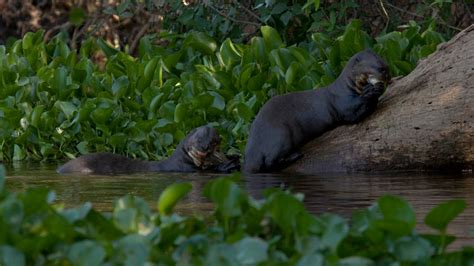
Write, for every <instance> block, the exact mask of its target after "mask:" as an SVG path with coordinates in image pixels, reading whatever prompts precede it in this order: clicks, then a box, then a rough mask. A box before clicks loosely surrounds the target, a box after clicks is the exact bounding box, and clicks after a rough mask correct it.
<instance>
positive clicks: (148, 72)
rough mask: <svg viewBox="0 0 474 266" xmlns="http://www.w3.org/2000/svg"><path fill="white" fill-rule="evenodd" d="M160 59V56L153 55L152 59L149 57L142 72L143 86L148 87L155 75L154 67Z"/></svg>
mask: <svg viewBox="0 0 474 266" xmlns="http://www.w3.org/2000/svg"><path fill="white" fill-rule="evenodd" d="M159 60H160V57H158V56H155V57H153V59H151V60H150V61H149V62H148V63H147V64H146V66H145V72H144V74H143V75H144V78H145V79H144V81H143V86H144V87H143V88H146V87H149V86H150V84H151V81H152V80H153V77H154V75H155V71H156V67H157V66H158V62H159Z"/></svg>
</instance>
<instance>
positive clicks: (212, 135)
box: [184, 126, 226, 169]
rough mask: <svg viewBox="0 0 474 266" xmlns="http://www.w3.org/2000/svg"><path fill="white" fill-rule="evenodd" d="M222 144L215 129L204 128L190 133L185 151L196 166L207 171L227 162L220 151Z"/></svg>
mask: <svg viewBox="0 0 474 266" xmlns="http://www.w3.org/2000/svg"><path fill="white" fill-rule="evenodd" d="M220 143H221V139H220V137H219V134H218V133H217V130H216V129H215V128H212V127H208V126H202V127H198V128H196V129H195V130H194V131H193V132H191V133H190V136H189V138H188V139H187V140H186V143H185V145H184V149H185V152H186V153H187V155H188V156H189V157H190V158H191V159H192V160H193V163H194V165H196V166H197V167H199V168H202V169H206V168H209V167H210V166H213V165H217V164H219V163H222V162H224V161H225V159H226V157H225V155H224V154H223V153H221V152H220V151H219V146H220Z"/></svg>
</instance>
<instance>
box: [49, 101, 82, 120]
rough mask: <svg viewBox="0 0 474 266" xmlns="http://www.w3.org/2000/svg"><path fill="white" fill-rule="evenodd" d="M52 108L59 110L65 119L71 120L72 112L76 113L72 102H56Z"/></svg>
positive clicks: (75, 107)
mask: <svg viewBox="0 0 474 266" xmlns="http://www.w3.org/2000/svg"><path fill="white" fill-rule="evenodd" d="M54 106H55V107H56V108H58V109H60V110H61V111H62V112H63V114H64V115H65V116H66V118H67V119H72V118H73V115H74V112H76V111H77V106H76V105H74V104H73V103H72V102H63V101H57V102H56V103H55V104H54Z"/></svg>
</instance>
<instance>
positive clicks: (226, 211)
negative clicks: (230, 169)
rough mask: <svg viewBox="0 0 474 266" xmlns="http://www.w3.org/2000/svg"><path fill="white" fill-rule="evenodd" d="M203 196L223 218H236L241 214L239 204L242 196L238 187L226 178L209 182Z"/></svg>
mask: <svg viewBox="0 0 474 266" xmlns="http://www.w3.org/2000/svg"><path fill="white" fill-rule="evenodd" d="M203 194H204V195H205V196H206V197H207V198H209V199H210V200H212V202H214V204H216V209H217V211H218V212H219V213H220V214H221V215H222V216H223V217H225V218H230V217H236V216H239V215H241V214H242V209H241V203H242V201H243V200H244V195H243V193H242V190H241V189H240V187H239V186H238V185H237V184H236V183H234V182H232V181H231V180H229V179H226V178H219V179H216V180H213V181H211V182H209V183H208V184H207V185H206V187H205V188H204V191H203Z"/></svg>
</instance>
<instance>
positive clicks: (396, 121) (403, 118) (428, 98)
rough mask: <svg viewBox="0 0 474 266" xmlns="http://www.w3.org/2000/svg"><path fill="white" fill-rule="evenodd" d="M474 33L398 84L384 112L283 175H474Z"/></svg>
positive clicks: (335, 135)
mask: <svg viewBox="0 0 474 266" xmlns="http://www.w3.org/2000/svg"><path fill="white" fill-rule="evenodd" d="M473 99H474V25H471V26H470V27H468V28H467V29H465V30H464V31H462V32H460V33H459V34H458V35H456V36H455V37H454V38H453V39H452V40H450V41H449V42H447V43H444V44H441V45H439V46H438V49H437V51H436V52H435V53H433V54H432V55H430V56H429V57H427V58H426V59H424V60H421V61H420V62H419V64H418V66H417V67H416V68H415V69H414V71H412V73H410V74H409V75H407V76H405V77H403V78H401V79H397V80H395V81H394V82H393V84H392V85H390V87H389V88H388V89H387V91H386V93H385V94H384V95H382V97H381V99H380V102H379V105H378V108H377V110H376V111H375V113H374V114H372V115H371V116H370V117H369V118H367V119H366V120H364V121H362V122H361V123H359V124H356V125H346V126H341V127H338V128H336V129H334V130H332V131H330V132H327V133H325V134H324V135H322V136H320V137H318V138H316V139H314V140H313V141H311V142H309V143H308V144H306V145H305V146H304V147H303V148H302V151H301V152H302V154H303V155H304V157H303V158H301V159H300V160H298V161H296V162H295V163H293V164H292V165H290V166H289V167H288V168H287V169H285V170H284V172H292V173H295V172H296V173H303V174H315V173H321V172H356V171H387V170H388V171H390V170H395V171H397V170H402V171H406V170H408V171H410V170H416V171H419V170H420V171H422V170H455V171H462V170H465V171H472V169H473V168H474V125H473V122H474V121H473V120H474V119H473V116H474V105H473V104H474V102H473Z"/></svg>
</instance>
